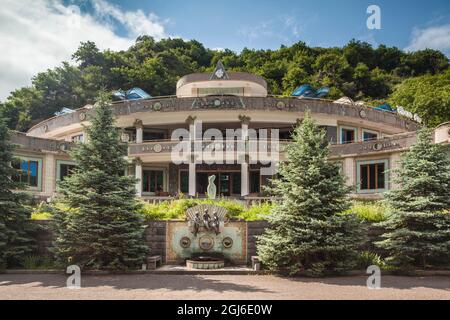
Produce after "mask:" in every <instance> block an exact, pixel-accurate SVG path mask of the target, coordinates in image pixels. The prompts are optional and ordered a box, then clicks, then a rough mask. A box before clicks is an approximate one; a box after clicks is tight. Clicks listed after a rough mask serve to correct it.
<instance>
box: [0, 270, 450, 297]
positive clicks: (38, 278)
mask: <svg viewBox="0 0 450 320" xmlns="http://www.w3.org/2000/svg"><path fill="white" fill-rule="evenodd" d="M66 279H67V277H66V276H64V275H59V274H0V300H5V299H96V300H99V299H194V300H203V299H221V300H222V299H224V300H226V299H268V300H271V299H332V300H333V299H446V300H450V277H399V276H382V279H381V287H382V288H381V289H378V290H373V289H372V290H371V289H368V288H367V287H366V279H367V278H366V277H364V276H354V277H336V278H323V279H322V278H321V279H316V278H314V279H312V278H294V279H290V278H281V277H276V276H269V275H164V274H135V275H97V276H94V275H89V276H88V275H85V276H82V280H81V286H82V288H81V289H68V288H66V287H65V284H66Z"/></svg>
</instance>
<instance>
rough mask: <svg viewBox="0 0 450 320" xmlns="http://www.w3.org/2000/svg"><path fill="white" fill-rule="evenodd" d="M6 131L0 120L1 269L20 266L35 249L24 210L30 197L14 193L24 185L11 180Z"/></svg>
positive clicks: (12, 170)
mask: <svg viewBox="0 0 450 320" xmlns="http://www.w3.org/2000/svg"><path fill="white" fill-rule="evenodd" d="M9 139H10V135H9V131H8V129H7V127H6V124H5V122H4V120H3V119H0V268H6V267H11V266H12V267H16V266H19V265H20V263H21V261H22V259H23V258H24V257H25V256H26V255H27V254H30V253H31V252H32V251H33V249H34V241H33V239H32V238H31V234H32V232H33V231H34V228H33V227H32V225H31V223H30V218H31V211H30V210H29V209H28V208H27V207H26V206H25V204H26V203H27V201H28V200H29V197H28V195H27V194H25V193H23V192H17V190H19V189H21V188H23V185H22V184H20V183H17V182H15V181H13V180H12V178H11V177H12V176H14V175H15V174H17V172H16V170H14V169H13V168H12V167H11V163H12V162H13V160H14V158H13V154H12V152H13V149H14V146H13V145H12V144H11V142H10V140H9Z"/></svg>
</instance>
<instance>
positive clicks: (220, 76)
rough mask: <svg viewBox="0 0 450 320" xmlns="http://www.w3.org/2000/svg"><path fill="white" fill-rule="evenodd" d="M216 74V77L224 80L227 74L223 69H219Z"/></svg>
mask: <svg viewBox="0 0 450 320" xmlns="http://www.w3.org/2000/svg"><path fill="white" fill-rule="evenodd" d="M214 74H215V75H216V77H217V78H219V79H222V78H223V76H224V74H225V73H224V72H223V70H222V69H218V70H216V72H215V73H214Z"/></svg>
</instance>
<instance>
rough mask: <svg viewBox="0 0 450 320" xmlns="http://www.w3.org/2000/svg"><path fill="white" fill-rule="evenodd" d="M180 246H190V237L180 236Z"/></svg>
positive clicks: (185, 247)
mask: <svg viewBox="0 0 450 320" xmlns="http://www.w3.org/2000/svg"><path fill="white" fill-rule="evenodd" d="M180 246H181V247H182V248H184V249H187V248H189V247H190V246H191V239H189V238H188V237H183V238H181V240H180Z"/></svg>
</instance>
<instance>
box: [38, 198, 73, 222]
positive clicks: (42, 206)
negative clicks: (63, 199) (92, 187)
mask: <svg viewBox="0 0 450 320" xmlns="http://www.w3.org/2000/svg"><path fill="white" fill-rule="evenodd" d="M55 210H59V211H62V212H69V211H72V212H73V210H75V209H71V208H69V207H68V206H67V205H64V204H62V203H60V202H52V203H46V202H41V203H39V204H38V205H37V206H36V207H34V208H32V211H31V220H49V219H51V218H52V216H53V213H54V212H55Z"/></svg>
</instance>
